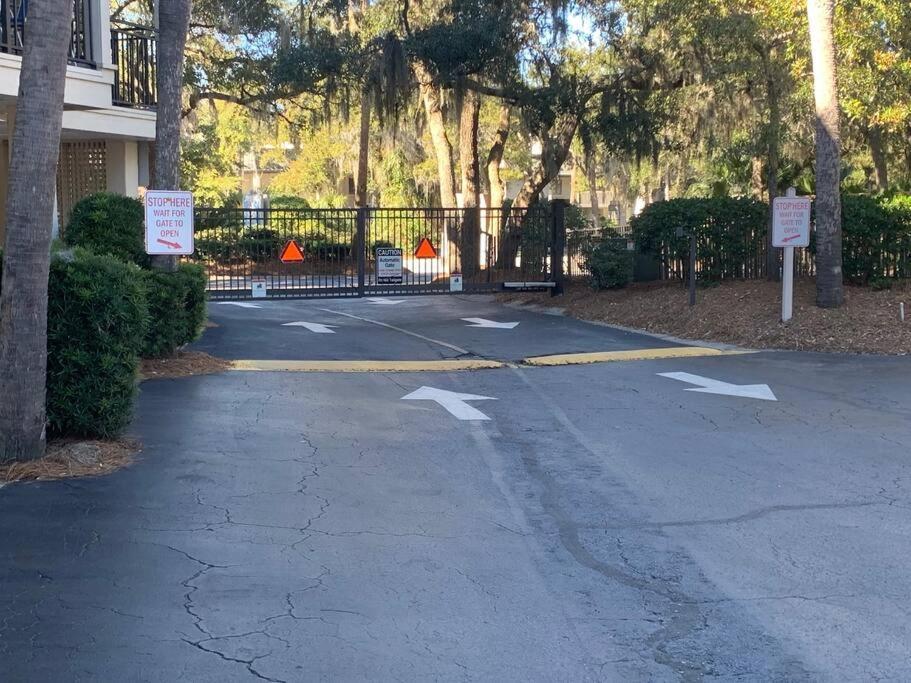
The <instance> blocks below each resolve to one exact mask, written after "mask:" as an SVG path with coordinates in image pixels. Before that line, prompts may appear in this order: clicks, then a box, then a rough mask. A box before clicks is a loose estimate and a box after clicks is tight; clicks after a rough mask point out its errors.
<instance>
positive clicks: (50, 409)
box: [47, 249, 147, 437]
mask: <svg viewBox="0 0 911 683" xmlns="http://www.w3.org/2000/svg"><path fill="white" fill-rule="evenodd" d="M141 273H142V271H140V270H139V269H138V268H137V267H136V266H135V265H132V264H127V263H123V262H122V261H119V260H117V259H115V258H112V257H110V256H97V255H94V254H91V253H90V252H87V251H83V250H81V249H77V250H76V251H75V252H69V253H68V252H63V253H61V254H58V255H57V256H56V257H55V258H54V259H53V260H52V262H51V271H50V279H49V281H48V287H49V290H48V366H47V418H48V428H49V431H50V432H52V433H54V434H66V435H74V436H100V437H107V436H114V435H116V434H117V433H118V432H120V430H121V429H123V428H124V427H125V426H126V425H127V423H128V422H129V420H130V417H131V415H132V410H133V400H134V394H135V385H136V366H137V363H138V358H139V351H140V343H141V340H142V339H143V335H144V332H145V329H146V324H147V305H146V298H145V292H144V290H143V286H142V280H141Z"/></svg>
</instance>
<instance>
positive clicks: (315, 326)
mask: <svg viewBox="0 0 911 683" xmlns="http://www.w3.org/2000/svg"><path fill="white" fill-rule="evenodd" d="M282 327H306V328H307V329H308V330H310V331H311V332H316V333H317V334H335V332H333V331H332V330H331V329H330V328H332V327H338V325H323V324H322V323H305V322H304V321H303V320H299V321H297V322H295V323H282Z"/></svg>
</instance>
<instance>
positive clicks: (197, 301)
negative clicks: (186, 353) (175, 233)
mask: <svg viewBox="0 0 911 683" xmlns="http://www.w3.org/2000/svg"><path fill="white" fill-rule="evenodd" d="M142 280H143V286H144V289H145V296H146V300H147V301H148V308H149V325H148V327H147V329H146V333H145V337H144V339H143V344H142V355H143V357H146V358H160V357H162V356H170V355H173V354H174V352H175V351H176V350H177V349H178V348H180V347H181V346H183V345H184V344H189V343H190V342H192V341H194V340H195V339H197V338H198V337H199V335H200V333H201V332H202V327H203V323H205V319H206V291H205V290H206V274H205V270H204V269H203V268H202V267H201V266H199V265H196V264H189V263H182V264H180V266H179V267H178V269H177V272H175V273H166V272H163V271H157V270H145V271H142Z"/></svg>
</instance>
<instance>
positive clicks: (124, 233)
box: [63, 192, 150, 267]
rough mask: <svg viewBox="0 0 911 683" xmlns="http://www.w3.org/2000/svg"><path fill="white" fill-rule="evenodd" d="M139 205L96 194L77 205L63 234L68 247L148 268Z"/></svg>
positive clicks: (118, 197)
mask: <svg viewBox="0 0 911 683" xmlns="http://www.w3.org/2000/svg"><path fill="white" fill-rule="evenodd" d="M143 226H144V216H143V208H142V202H140V201H139V200H138V199H133V198H132V197H125V196H123V195H120V194H114V193H113V192H98V193H96V194H92V195H89V196H88V197H85V198H83V199H80V200H79V201H78V202H76V205H75V206H74V207H73V211H72V213H71V214H70V220H69V223H67V226H66V229H65V230H64V232H63V239H64V241H65V242H66V243H67V244H69V245H70V246H74V247H85V248H86V249H88V250H90V251H93V252H95V253H96V254H109V255H111V256H114V257H115V258H119V259H120V260H121V261H126V262H128V263H135V264H137V265H139V266H142V267H147V266H148V265H149V263H150V260H149V256H148V255H147V254H146V253H145V237H144V227H143Z"/></svg>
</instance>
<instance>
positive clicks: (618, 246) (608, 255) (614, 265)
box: [582, 234, 633, 289]
mask: <svg viewBox="0 0 911 683" xmlns="http://www.w3.org/2000/svg"><path fill="white" fill-rule="evenodd" d="M582 267H583V268H585V270H587V271H588V273H589V282H590V284H591V286H592V287H593V288H594V289H620V288H622V287H626V285H628V284H629V283H630V282H632V280H633V252H631V251H629V250H628V249H627V248H626V240H625V239H622V238H620V239H616V238H612V237H610V236H609V234H607V235H605V236H604V238H603V239H601V240H600V241H597V242H588V243H585V244H583V245H582Z"/></svg>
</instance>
